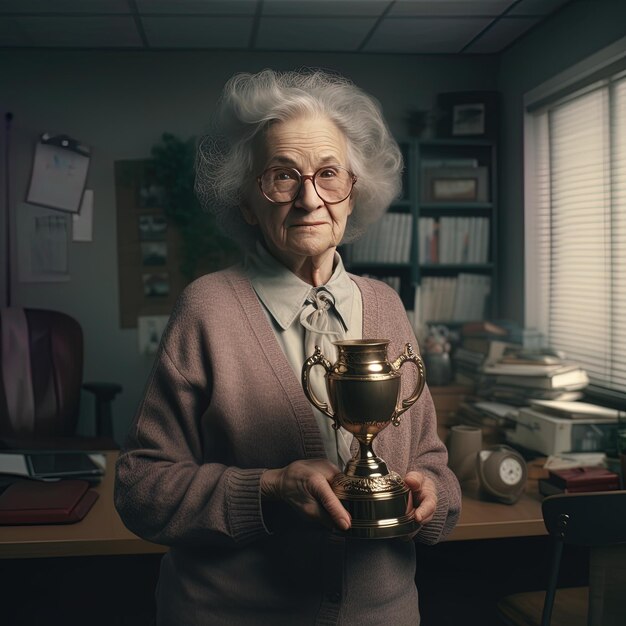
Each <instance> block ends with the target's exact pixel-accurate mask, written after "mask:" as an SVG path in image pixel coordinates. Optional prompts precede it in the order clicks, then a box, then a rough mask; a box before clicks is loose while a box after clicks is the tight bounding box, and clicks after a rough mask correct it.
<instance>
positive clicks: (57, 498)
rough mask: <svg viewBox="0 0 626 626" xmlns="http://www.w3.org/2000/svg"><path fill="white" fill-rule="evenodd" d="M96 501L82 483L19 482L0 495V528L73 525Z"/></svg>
mask: <svg viewBox="0 0 626 626" xmlns="http://www.w3.org/2000/svg"><path fill="white" fill-rule="evenodd" d="M97 499H98V493H97V492H96V491H94V490H93V489H89V483H88V482H87V481H85V480H60V481H57V482H44V481H38V480H19V481H16V482H14V483H12V484H11V485H9V486H8V487H7V488H6V489H5V490H4V492H3V493H2V494H1V495H0V525H5V526H6V525H25V524H73V523H75V522H79V521H80V520H82V519H83V518H84V517H85V515H87V513H88V512H89V510H90V509H91V507H92V506H93V504H94V503H95V501H96V500H97Z"/></svg>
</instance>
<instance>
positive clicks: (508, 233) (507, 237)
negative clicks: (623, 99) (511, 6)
mask: <svg viewBox="0 0 626 626" xmlns="http://www.w3.org/2000/svg"><path fill="white" fill-rule="evenodd" d="M625 34H626V2H624V0H574V1H573V2H572V3H571V4H568V5H566V6H565V7H564V8H563V10H561V11H559V12H557V13H556V14H555V15H554V16H553V17H551V18H549V19H548V20H546V21H545V22H544V23H542V24H540V25H539V26H538V27H537V28H535V29H534V30H532V31H531V32H529V33H528V35H527V36H526V37H523V38H522V39H520V40H519V42H517V43H516V44H514V45H513V46H511V47H510V48H509V49H508V50H507V51H505V52H504V53H503V54H502V55H501V57H500V68H499V73H498V74H499V75H498V87H499V89H500V90H501V92H502V112H503V115H502V119H501V130H500V138H501V142H500V146H501V151H500V193H501V201H500V207H501V209H500V211H501V213H500V220H499V231H500V232H499V234H498V239H499V241H500V248H499V263H500V267H499V278H500V288H499V297H500V306H499V310H500V313H501V315H502V317H505V318H509V319H515V320H517V321H518V322H520V323H523V315H524V194H523V192H524V172H523V163H524V159H523V154H524V153H523V149H524V146H523V96H524V94H525V93H526V92H527V91H529V90H531V89H533V88H534V87H536V86H537V85H540V84H541V83H543V82H544V81H546V80H548V79H549V78H551V77H553V76H554V75H556V74H558V73H559V72H562V71H564V70H567V69H568V68H569V67H571V66H572V65H574V64H576V63H578V62H580V61H582V60H584V59H585V58H587V57H588V56H590V55H592V54H593V53H595V52H597V51H598V50H601V49H602V48H604V47H605V46H608V45H610V44H611V43H613V42H614V41H616V40H618V39H620V38H622V37H624V35H625Z"/></svg>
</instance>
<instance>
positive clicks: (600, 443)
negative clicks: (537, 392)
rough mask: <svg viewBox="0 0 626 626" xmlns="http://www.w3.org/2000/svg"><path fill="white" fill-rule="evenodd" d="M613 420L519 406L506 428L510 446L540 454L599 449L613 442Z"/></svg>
mask: <svg viewBox="0 0 626 626" xmlns="http://www.w3.org/2000/svg"><path fill="white" fill-rule="evenodd" d="M616 431H617V421H616V420H607V419H588V420H583V419H568V418H560V417H552V416H549V415H544V414H543V413H540V412H538V411H534V410H533V409H529V408H526V407H524V408H521V409H520V410H519V413H518V417H517V420H516V424H515V428H514V429H509V430H507V431H506V439H507V441H508V442H509V443H512V444H513V445H519V446H522V447H524V448H527V449H528V450H534V451H535V452H540V453H542V454H547V455H550V454H561V453H563V452H600V451H603V450H606V449H607V448H610V447H611V446H612V445H613V442H614V438H615V433H616Z"/></svg>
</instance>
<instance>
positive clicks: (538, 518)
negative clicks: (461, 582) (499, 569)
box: [447, 480, 548, 541]
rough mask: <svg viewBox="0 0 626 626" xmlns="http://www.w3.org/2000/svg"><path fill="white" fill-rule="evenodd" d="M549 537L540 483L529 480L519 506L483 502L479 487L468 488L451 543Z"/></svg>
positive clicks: (465, 489)
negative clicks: (471, 540) (472, 540)
mask: <svg viewBox="0 0 626 626" xmlns="http://www.w3.org/2000/svg"><path fill="white" fill-rule="evenodd" d="M547 534H548V533H547V531H546V527H545V526H544V523H543V516H542V513H541V496H540V495H539V492H538V490H537V481H536V480H534V481H533V480H529V482H528V486H527V488H526V493H524V494H523V495H522V497H521V498H520V500H518V501H517V502H516V503H515V504H500V503H498V502H487V501H485V500H481V499H480V497H479V495H478V485H477V484H473V485H471V486H469V487H466V488H464V489H463V504H462V510H461V519H460V520H459V522H458V524H457V525H456V527H455V528H454V530H453V531H452V533H451V534H450V536H449V537H448V538H447V541H463V540H467V539H504V538H510V537H535V536H539V535H547Z"/></svg>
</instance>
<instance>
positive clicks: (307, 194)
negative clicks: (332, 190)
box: [295, 176, 324, 211]
mask: <svg viewBox="0 0 626 626" xmlns="http://www.w3.org/2000/svg"><path fill="white" fill-rule="evenodd" d="M295 204H296V206H298V207H300V208H302V209H305V210H306V211H313V210H315V209H317V208H318V207H319V206H321V205H323V204H324V201H323V200H322V199H321V198H320V197H319V196H318V195H317V191H316V190H315V185H314V184H313V177H312V176H303V177H302V185H301V186H300V193H298V197H297V198H296V203H295Z"/></svg>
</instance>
